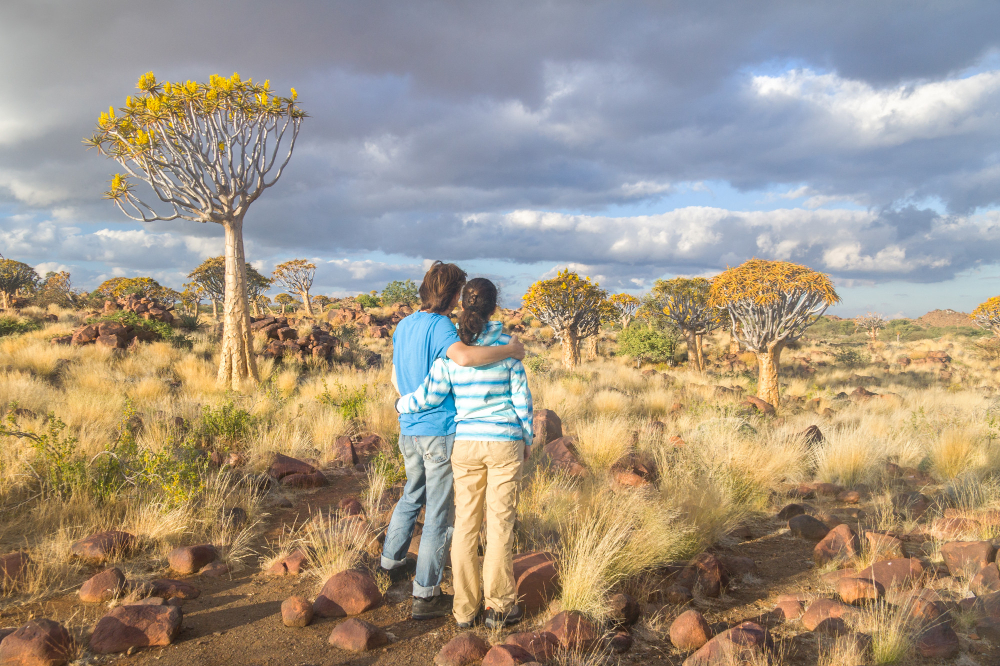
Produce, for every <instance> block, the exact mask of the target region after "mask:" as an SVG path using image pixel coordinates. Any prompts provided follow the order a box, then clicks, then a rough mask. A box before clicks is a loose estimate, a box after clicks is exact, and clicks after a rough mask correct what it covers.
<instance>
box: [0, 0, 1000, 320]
mask: <svg viewBox="0 0 1000 666" xmlns="http://www.w3.org/2000/svg"><path fill="white" fill-rule="evenodd" d="M997 25H1000V3H996V2H971V1H970V2H966V1H962V0H953V1H950V2H947V3H945V2H916V3H915V2H912V1H907V2H896V1H893V0H882V1H880V2H876V3H873V2H870V1H863V2H851V1H847V0H845V1H841V2H837V3H819V2H804V1H802V0H789V1H774V2H767V1H761V2H753V3H748V2H745V1H739V0H734V1H732V2H713V1H711V0H701V1H698V2H693V1H692V2H668V1H662V0H661V1H655V2H654V1H649V2H628V1H616V2H587V1H584V0H570V1H567V2H546V1H544V0H532V1H526V2H515V1H503V0H501V1H498V2H491V3H462V2H454V1H452V2H426V1H420V0H414V1H411V2H380V1H379V0H365V1H363V2H362V1H359V0H353V1H350V2H346V1H345V2H337V1H331V0H314V1H305V0H283V2H281V3H273V2H258V1H255V0H240V1H238V2H237V1H220V0H197V2H193V1H190V2H189V1H187V0H176V1H173V2H169V3H166V2H149V1H145V0H132V1H130V2H124V1H115V2H111V1H108V0H88V2H70V1H68V0H59V1H56V0H31V1H22V0H5V2H3V3H2V4H0V253H2V254H3V256H5V257H8V258H13V259H17V260H19V261H24V262H25V263H29V264H31V265H32V266H35V267H36V269H37V270H39V271H40V272H45V271H49V270H69V271H70V272H71V274H72V278H73V284H74V286H75V287H81V288H93V287H95V286H97V285H98V284H99V283H100V282H102V281H103V280H105V279H107V278H110V277H115V276H140V275H151V276H152V277H154V278H156V279H157V280H159V281H160V282H161V283H163V284H166V285H169V286H172V287H175V288H178V287H180V286H181V284H182V283H183V282H185V281H186V278H185V275H186V274H187V273H188V272H190V271H191V270H192V269H193V268H194V267H195V266H197V265H198V264H199V263H200V262H201V261H203V260H204V259H206V258H208V257H211V256H216V255H219V254H221V252H222V229H221V227H219V226H218V225H215V224H207V225H206V224H200V223H194V222H184V221H173V222H155V223H147V224H142V223H135V222H132V221H130V220H129V219H127V218H126V217H125V216H124V215H123V214H122V213H121V212H119V211H118V210H117V208H115V207H114V205H113V204H112V203H110V202H108V201H106V200H104V199H102V196H101V195H102V193H103V192H104V191H105V190H106V189H107V181H108V179H109V178H110V177H111V175H112V174H114V173H115V172H117V171H119V170H120V168H118V166H117V165H116V164H115V163H114V162H113V161H111V160H108V159H106V158H104V157H102V156H100V155H99V154H97V153H96V152H95V151H93V150H90V151H88V150H86V149H85V146H83V144H82V143H81V140H82V139H83V138H84V137H85V136H89V135H90V134H91V133H92V132H93V130H94V126H95V123H96V120H97V117H98V115H99V114H100V112H101V111H104V110H106V109H107V108H108V107H109V106H112V105H113V106H122V105H123V104H124V101H125V98H126V97H127V96H128V95H130V94H134V93H135V92H136V88H135V85H136V81H137V80H138V78H139V76H140V75H142V74H143V73H145V72H147V71H153V72H155V74H156V75H157V76H158V78H160V79H168V80H171V81H182V80H187V79H193V80H198V81H207V80H208V77H209V76H210V75H212V74H221V75H227V76H228V75H230V74H232V73H233V72H239V73H240V74H241V76H243V77H244V78H247V77H253V78H254V79H255V80H263V79H269V80H270V82H271V85H272V86H273V87H274V88H275V89H277V90H279V91H285V90H288V89H289V88H291V87H294V88H296V90H297V91H298V101H299V104H300V106H301V108H303V109H304V110H305V111H306V112H307V113H308V114H309V117H308V118H307V119H306V120H305V121H304V122H303V125H302V129H301V133H300V135H299V137H298V140H297V142H296V144H295V148H294V152H293V155H292V158H291V161H290V163H289V165H288V167H287V169H286V170H285V172H284V173H283V174H282V176H281V179H280V180H279V182H278V183H277V184H276V185H275V186H274V187H273V188H271V189H269V190H267V191H266V192H265V194H264V195H263V196H262V197H261V198H260V199H259V200H257V201H256V202H254V204H253V205H252V207H251V208H250V210H249V212H248V214H247V217H246V221H245V230H244V235H245V241H246V251H247V258H248V260H249V261H251V262H252V263H253V264H254V265H255V266H256V267H258V269H261V270H263V271H270V270H272V269H273V267H274V266H275V265H276V264H277V263H280V262H282V261H285V260H288V259H292V258H305V259H309V260H311V261H313V262H314V263H316V265H317V267H318V268H317V274H316V285H315V287H314V289H313V293H314V294H320V293H322V294H327V295H331V296H344V295H350V294H356V293H359V292H367V291H370V290H372V289H378V290H380V289H381V288H382V287H383V286H384V285H385V284H386V283H387V282H388V281H390V280H395V279H414V280H415V281H417V282H419V280H420V277H421V276H422V275H423V272H424V271H425V269H426V266H427V265H428V264H429V262H430V261H432V260H434V259H442V260H445V261H454V262H457V263H459V264H460V265H461V266H462V267H463V268H465V269H466V270H467V271H468V272H469V273H470V275H485V276H487V277H490V278H493V279H495V280H496V281H497V282H499V283H500V285H501V291H502V293H503V294H504V300H505V304H507V305H509V306H516V305H517V304H518V302H519V300H520V296H521V294H523V293H524V291H525V289H526V288H527V287H528V286H529V285H530V284H531V283H532V282H533V281H535V280H537V279H539V278H542V277H548V276H552V275H554V274H555V273H556V272H557V271H558V270H559V269H560V268H563V267H569V268H572V269H574V270H578V271H580V272H581V273H583V274H586V275H590V276H592V277H594V278H595V279H597V280H598V281H599V282H600V283H601V285H602V286H603V287H605V288H607V289H609V290H611V291H614V292H618V291H628V292H629V293H633V294H637V295H638V294H641V293H642V292H643V291H644V290H646V289H648V288H649V287H650V286H651V285H652V283H653V282H654V281H655V280H656V279H657V278H670V277H674V276H677V275H684V276H695V275H698V276H711V275H714V274H716V273H718V272H719V271H721V270H724V269H725V268H726V267H727V266H735V265H737V264H739V263H741V262H743V261H746V260H747V259H750V258H752V257H758V258H765V259H777V260H785V261H793V262H796V263H802V264H805V265H807V266H810V267H811V268H813V269H815V270H819V271H822V272H824V273H828V274H830V275H831V276H832V278H833V279H834V282H835V284H836V285H837V289H838V291H839V293H840V295H841V296H842V298H843V303H841V304H840V305H838V306H835V307H834V308H833V309H831V310H830V312H831V313H833V314H838V315H840V316H845V317H846V316H855V315H858V314H864V313H865V312H868V311H873V312H880V313H883V314H886V315H888V316H892V317H895V316H911V317H915V316H919V315H921V314H923V313H924V312H927V311H929V310H933V309H936V308H952V309H956V310H960V311H966V312H968V311H970V310H971V309H972V308H974V307H975V306H976V305H977V304H978V303H980V302H982V301H984V300H986V299H987V298H989V297H991V296H994V295H997V294H998V293H1000V142H998V138H1000V32H998V31H997V30H996V26H997ZM142 187H143V186H142V185H141V184H138V186H137V193H138V194H139V195H140V197H143V196H144V195H145V197H146V198H151V194H152V193H151V191H145V192H144V191H143V190H142Z"/></svg>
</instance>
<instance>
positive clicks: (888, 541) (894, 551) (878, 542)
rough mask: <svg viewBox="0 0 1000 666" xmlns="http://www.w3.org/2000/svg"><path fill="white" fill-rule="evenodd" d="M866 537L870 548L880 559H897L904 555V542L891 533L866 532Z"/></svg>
mask: <svg viewBox="0 0 1000 666" xmlns="http://www.w3.org/2000/svg"><path fill="white" fill-rule="evenodd" d="M865 539H866V540H867V541H868V548H869V550H871V551H872V552H873V553H876V554H877V555H876V557H877V559H878V560H879V561H882V560H897V559H901V558H903V557H904V554H903V542H902V541H900V540H899V539H897V538H896V537H894V536H891V535H889V534H882V533H881V532H865Z"/></svg>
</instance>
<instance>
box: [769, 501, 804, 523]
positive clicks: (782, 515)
mask: <svg viewBox="0 0 1000 666" xmlns="http://www.w3.org/2000/svg"><path fill="white" fill-rule="evenodd" d="M805 512H806V508H805V507H804V506H802V505H801V504H788V505H786V506H785V507H784V508H783V509H782V510H781V511H779V512H778V515H777V516H775V517H776V518H777V519H778V520H788V519H790V518H794V517H795V516H801V515H802V514H804V513H805Z"/></svg>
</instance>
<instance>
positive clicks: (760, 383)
mask: <svg viewBox="0 0 1000 666" xmlns="http://www.w3.org/2000/svg"><path fill="white" fill-rule="evenodd" d="M780 362H781V345H774V346H772V347H769V348H768V349H767V350H766V351H759V352H757V368H758V373H757V397H758V398H760V399H761V400H763V401H765V402H768V403H770V404H771V405H772V406H773V407H774V408H775V409H777V408H778V403H779V401H780V398H781V396H780V395H779V393H778V365H779V363H780Z"/></svg>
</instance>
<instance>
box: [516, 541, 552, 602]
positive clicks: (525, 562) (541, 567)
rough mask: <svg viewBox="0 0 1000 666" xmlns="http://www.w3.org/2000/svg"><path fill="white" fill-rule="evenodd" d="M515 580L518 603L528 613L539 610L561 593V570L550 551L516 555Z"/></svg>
mask: <svg viewBox="0 0 1000 666" xmlns="http://www.w3.org/2000/svg"><path fill="white" fill-rule="evenodd" d="M514 580H515V581H516V583H517V597H518V600H519V601H518V603H519V604H521V607H522V608H524V611H525V612H526V613H534V612H537V611H539V610H541V609H543V608H545V607H546V606H548V604H549V602H550V601H552V599H553V598H555V596H556V595H557V594H558V593H559V571H558V570H557V569H556V561H555V556H553V555H551V554H549V553H543V552H532V553H520V554H518V555H515V556H514Z"/></svg>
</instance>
